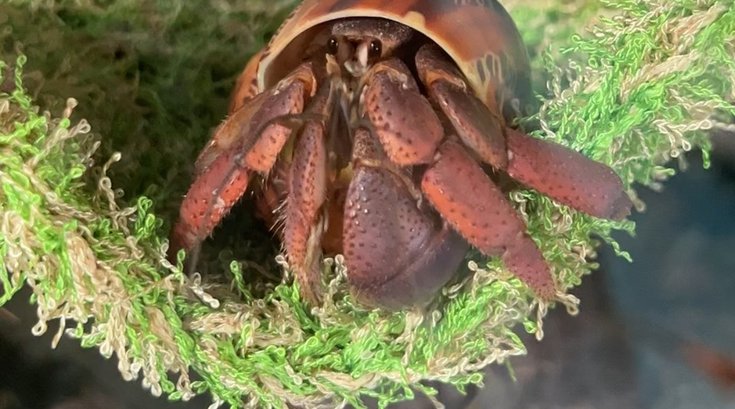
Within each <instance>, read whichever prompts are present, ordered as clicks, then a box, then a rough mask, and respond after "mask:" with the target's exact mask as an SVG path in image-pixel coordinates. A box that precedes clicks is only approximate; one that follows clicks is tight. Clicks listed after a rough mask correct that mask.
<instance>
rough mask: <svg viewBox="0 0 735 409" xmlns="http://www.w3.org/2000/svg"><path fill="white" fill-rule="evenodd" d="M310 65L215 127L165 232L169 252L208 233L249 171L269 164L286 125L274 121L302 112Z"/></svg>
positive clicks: (243, 186)
mask: <svg viewBox="0 0 735 409" xmlns="http://www.w3.org/2000/svg"><path fill="white" fill-rule="evenodd" d="M310 73H311V69H310V64H308V63H307V64H304V65H302V66H300V67H299V68H298V69H297V70H295V71H294V72H293V73H292V74H291V75H289V76H288V77H287V78H286V79H284V80H283V81H281V82H280V83H279V84H278V85H277V86H276V87H274V88H273V89H271V90H269V91H266V92H264V93H263V94H261V95H258V96H257V97H255V98H254V99H253V100H251V101H250V103H248V104H245V105H243V106H242V107H240V108H239V109H238V110H237V111H236V112H235V113H234V114H233V115H231V116H230V117H229V118H228V119H227V120H225V122H224V123H223V124H222V125H221V126H220V127H219V128H218V129H217V130H216V131H215V134H214V136H213V137H212V140H211V142H210V143H209V144H208V145H207V147H206V148H205V149H204V151H203V152H202V153H201V154H200V155H199V158H198V159H197V163H196V165H195V168H196V178H195V180H194V182H193V183H192V185H191V187H190V188H189V191H188V192H187V194H186V196H185V198H184V201H183V202H182V204H181V209H180V212H179V220H178V221H177V223H176V225H175V226H174V229H173V231H172V235H171V253H170V254H171V255H174V254H175V253H176V252H178V250H179V249H182V248H183V249H186V250H191V249H193V248H195V247H196V246H198V245H199V243H201V241H202V240H204V239H205V238H206V237H207V236H209V235H210V234H211V232H212V231H213V230H214V228H215V227H216V226H217V225H218V224H219V222H220V221H221V220H222V218H223V217H224V216H225V215H226V214H227V212H229V210H230V209H231V208H232V206H233V205H234V204H235V203H236V202H237V201H238V200H239V199H240V197H241V196H242V195H243V194H244V193H245V191H246V190H247V186H248V180H249V177H250V176H251V174H252V172H254V171H260V172H266V171H268V170H269V169H270V166H272V164H273V162H274V161H275V157H276V155H277V154H278V152H279V151H280V149H281V147H282V146H283V143H285V141H286V139H288V137H289V135H290V133H291V129H290V128H289V127H287V126H284V125H281V124H280V123H278V119H279V118H280V117H283V116H284V115H290V114H295V113H300V112H301V111H303V106H304V99H305V98H307V97H308V96H309V95H310V94H311V92H312V86H313V84H314V78H313V75H310Z"/></svg>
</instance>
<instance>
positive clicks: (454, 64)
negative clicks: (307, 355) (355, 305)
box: [171, 0, 631, 309]
mask: <svg viewBox="0 0 735 409" xmlns="http://www.w3.org/2000/svg"><path fill="white" fill-rule="evenodd" d="M529 77H530V73H529V64H528V58H527V55H526V51H525V48H524V45H523V43H522V41H521V38H520V35H519V33H518V31H517V28H516V26H515V25H514V23H513V21H512V20H511V18H510V17H509V15H508V14H507V12H506V11H505V10H504V9H503V8H502V7H501V6H500V4H498V3H497V1H495V0H475V1H459V0H453V1H452V0H390V1H377V0H306V1H304V2H303V3H302V4H301V5H300V6H299V7H298V8H297V9H296V10H295V11H294V12H293V13H292V14H291V16H289V18H288V19H287V20H286V22H285V23H284V24H283V25H282V26H281V28H280V29H279V30H278V31H277V33H276V34H275V35H274V37H273V38H272V40H271V41H270V43H269V44H268V45H267V46H266V47H265V48H264V49H263V50H262V51H261V52H259V53H258V54H256V55H255V56H254V57H253V58H252V59H251V60H250V62H249V63H248V64H247V66H246V68H245V70H244V71H243V73H242V74H241V76H240V79H239V80H238V84H237V87H236V89H235V91H234V93H233V97H232V102H231V106H230V113H229V117H228V118H227V119H226V120H225V121H224V122H223V123H222V124H221V125H220V126H219V127H218V128H217V129H216V131H215V132H214V135H213V137H212V139H211V140H210V142H209V143H208V144H207V145H206V147H205V148H204V150H203V151H202V153H201V154H200V156H199V158H198V159H197V161H196V164H195V180H194V182H193V184H192V185H191V187H190V189H189V191H188V193H187V194H186V196H185V198H184V200H183V203H182V205H181V210H180V215H179V220H178V222H177V224H176V225H175V226H174V229H173V231H172V236H171V249H172V251H173V252H176V251H177V250H179V249H182V248H183V249H186V250H192V249H195V248H197V246H199V244H200V243H201V242H202V241H203V240H204V239H205V238H206V237H208V236H209V235H210V234H211V233H212V231H213V230H214V229H215V227H216V226H217V225H218V224H219V223H220V222H221V220H222V218H223V217H224V216H225V215H226V213H227V212H229V211H230V209H231V208H232V207H233V206H234V205H235V204H236V203H237V202H238V201H239V200H240V198H241V197H242V196H243V195H244V193H245V192H246V191H254V192H255V195H254V197H255V198H256V200H257V203H258V208H259V209H260V210H261V211H260V212H259V213H260V214H261V216H262V217H264V218H265V219H266V220H267V221H268V222H269V223H271V225H272V226H274V230H276V231H277V232H278V235H279V237H280V240H281V242H282V245H283V250H284V252H285V254H286V257H287V260H288V262H289V265H290V268H291V269H292V270H293V272H294V276H295V278H296V280H297V282H298V283H299V285H300V290H301V293H302V296H303V298H304V299H305V300H306V301H307V302H310V303H312V304H317V303H319V302H320V298H321V296H322V294H323V290H322V288H321V277H320V275H321V271H322V268H321V263H322V260H323V257H324V256H325V255H329V254H337V253H341V254H343V255H344V260H345V265H346V267H347V278H348V282H349V284H350V286H351V289H352V292H353V294H354V296H355V297H356V298H357V299H358V300H360V301H361V302H363V303H365V304H367V305H370V306H379V307H383V308H387V309H398V308H402V307H406V306H411V305H417V304H422V303H425V302H427V301H428V300H431V299H432V296H433V295H434V294H436V292H437V291H438V290H439V289H440V288H441V287H442V286H443V285H445V284H446V283H447V282H448V281H449V280H450V279H451V278H452V277H453V274H454V273H455V271H456V270H457V269H458V267H459V265H460V264H461V263H462V261H463V258H464V257H465V255H466V253H467V251H468V249H469V246H470V245H471V246H474V247H475V248H477V249H478V250H479V251H480V252H482V253H483V254H485V255H488V256H500V257H501V258H502V261H503V262H504V263H505V264H506V266H507V268H508V269H509V270H510V271H511V272H513V273H514V274H515V275H516V276H517V277H519V278H520V279H521V280H522V281H523V282H525V283H526V284H527V285H528V286H529V287H530V288H531V289H532V290H533V291H535V292H536V293H537V295H538V296H540V297H542V298H546V299H551V298H553V297H554V295H555V293H556V289H555V285H554V280H553V278H552V275H551V273H550V267H549V265H548V264H547V262H546V260H545V259H544V257H543V255H542V254H541V252H540V250H539V248H538V247H537V245H536V243H535V242H534V241H533V240H532V239H531V238H530V237H529V235H528V234H527V233H526V226H525V224H524V222H523V220H522V218H521V217H520V216H519V214H518V213H517V211H516V210H515V209H514V208H513V207H512V206H511V204H510V203H509V201H508V200H507V195H506V193H507V192H506V191H505V186H509V185H510V186H512V184H508V183H507V181H509V180H510V181H513V183H514V184H517V185H524V186H527V187H530V188H532V189H535V190H537V191H539V192H541V193H543V194H545V195H547V196H548V197H550V198H552V199H554V200H556V201H557V202H559V203H561V204H563V205H567V206H570V207H572V208H574V209H577V210H579V211H582V212H585V213H587V214H590V215H592V216H595V217H600V218H608V219H622V218H624V217H625V216H626V215H627V214H628V212H629V210H630V206H631V202H630V200H629V199H628V197H627V196H626V194H625V193H624V191H623V188H622V184H621V181H620V179H619V178H618V176H617V175H616V174H615V173H614V172H613V170H612V169H610V168H608V167H607V166H605V165H603V164H600V163H597V162H594V161H592V160H590V159H588V158H586V157H585V156H583V155H581V154H579V153H577V152H575V151H572V150H570V149H568V148H565V147H563V146H561V145H558V144H555V143H551V142H548V141H544V140H541V139H537V138H533V137H530V136H528V135H526V134H525V133H523V132H521V131H519V130H517V129H514V127H513V126H514V124H513V119H514V118H515V117H516V116H518V115H519V114H520V113H523V111H524V109H525V106H526V104H527V103H528V102H529V95H530V92H529V87H530V84H529V82H530V81H529Z"/></svg>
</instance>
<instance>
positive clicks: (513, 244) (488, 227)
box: [421, 142, 555, 299]
mask: <svg viewBox="0 0 735 409" xmlns="http://www.w3.org/2000/svg"><path fill="white" fill-rule="evenodd" d="M421 188H422V190H423V192H424V194H425V196H426V198H427V199H428V200H429V202H431V204H432V205H433V206H434V207H435V208H436V209H437V210H438V211H439V213H440V214H441V216H442V217H443V218H444V219H445V220H446V221H447V222H448V223H449V224H451V225H452V227H453V228H454V229H456V230H457V231H458V232H459V234H460V235H462V237H464V238H465V239H467V241H469V242H470V244H472V245H473V246H475V247H477V248H478V249H479V250H480V251H481V252H482V253H483V254H486V255H488V256H495V255H501V256H502V258H503V261H504V262H505V263H506V265H507V267H508V268H509V270H510V271H512V272H513V273H514V274H515V275H516V276H518V278H520V279H521V280H523V281H524V282H525V283H526V284H528V285H529V286H530V287H531V288H532V289H533V290H534V291H535V292H536V293H537V294H538V295H539V296H541V297H543V298H546V299H550V298H552V297H553V296H554V294H555V287H554V280H553V278H552V276H551V272H550V269H549V266H548V264H547V263H546V261H545V260H544V257H543V255H542V254H541V252H540V250H539V249H538V247H537V246H536V244H535V243H534V242H533V240H531V238H530V237H529V236H528V235H527V234H526V226H525V224H524V223H523V221H522V220H521V219H520V217H519V216H518V214H517V213H516V210H515V209H514V208H513V206H511V204H510V203H509V202H508V200H507V199H506V198H505V195H504V194H503V192H502V191H501V190H500V188H498V187H497V186H496V185H495V184H494V183H493V182H492V181H491V180H490V178H489V177H488V176H487V175H486V174H485V172H484V171H483V170H482V168H481V167H480V166H479V165H478V164H477V163H476V162H475V160H474V159H473V158H472V157H471V156H470V155H469V154H468V153H467V152H466V151H465V150H464V149H463V148H462V147H461V146H460V145H459V144H457V143H454V142H445V143H444V144H443V145H442V146H441V147H440V149H439V156H438V159H437V161H436V163H434V164H433V165H432V166H430V167H429V169H427V171H426V173H424V176H423V180H422V181H421Z"/></svg>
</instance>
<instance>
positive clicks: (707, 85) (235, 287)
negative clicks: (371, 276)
mask: <svg viewBox="0 0 735 409" xmlns="http://www.w3.org/2000/svg"><path fill="white" fill-rule="evenodd" d="M517 3H518V4H514V3H513V2H511V1H508V5H509V7H510V8H511V9H512V14H514V16H515V17H516V20H517V23H518V25H519V27H520V28H521V30H522V32H523V35H524V38H525V39H526V40H527V42H528V45H529V47H530V48H531V50H532V55H533V57H534V59H533V64H534V66H535V67H536V68H537V70H538V71H539V72H538V74H540V73H541V72H542V71H543V72H546V74H547V75H546V76H543V75H539V76H538V77H537V78H540V79H543V80H540V81H537V89H536V90H537V92H538V93H539V94H540V95H541V96H542V97H543V105H542V108H541V111H540V113H539V114H538V115H537V116H536V117H534V118H529V120H530V121H533V122H534V123H539V124H541V130H540V131H538V132H537V136H538V137H542V138H551V139H554V140H556V141H559V142H560V143H563V144H566V145H568V146H571V147H573V148H575V149H577V150H579V151H581V152H583V153H584V154H586V155H588V156H590V157H592V158H594V159H597V160H600V161H603V162H605V163H607V164H609V165H611V166H613V167H614V168H615V169H616V170H617V171H618V173H619V174H620V175H621V177H622V178H623V180H624V183H625V184H626V186H627V187H631V186H633V184H635V183H638V184H643V185H648V186H655V185H656V184H658V183H660V182H661V181H662V180H663V179H665V177H667V176H669V175H670V174H671V173H672V172H673V171H672V170H671V169H670V168H667V167H666V166H667V165H666V163H667V162H668V161H669V159H671V158H677V157H680V155H681V153H682V152H684V151H687V150H690V149H693V148H702V151H703V152H704V154H705V157H706V154H707V152H708V140H707V138H706V130H707V129H708V128H711V127H713V126H715V125H716V123H717V119H718V118H719V117H720V116H724V115H733V114H735V106H733V103H732V101H735V89H734V88H733V84H735V62H734V59H733V55H735V49H734V48H735V45H734V44H735V12H734V11H733V7H732V3H731V2H729V1H715V0H710V1H702V0H698V1H695V0H681V1H678V2H669V1H664V0H656V1H633V0H617V1H608V2H605V3H602V4H601V5H594V4H593V5H591V3H585V2H583V1H581V0H580V1H578V2H569V1H562V0H559V1H558V2H555V3H544V4H546V6H545V7H537V6H536V5H533V4H528V3H527V2H522V3H521V2H517ZM288 6H290V4H287V3H284V4H280V3H278V2H276V3H274V2H267V3H266V2H257V1H254V2H250V1H249V2H247V6H244V5H243V6H242V7H239V6H237V5H234V4H228V3H226V2H219V1H208V0H199V1H187V2H183V1H182V2H169V3H167V4H166V5H160V4H150V3H149V2H143V1H142V0H128V1H119V2H113V3H111V4H109V2H103V1H97V2H96V1H94V0H92V1H87V2H71V1H56V2H45V1H44V2H32V1H31V2H14V3H12V4H4V5H0V16H6V17H0V25H1V28H2V30H0V38H2V43H1V44H2V50H3V54H2V58H1V59H2V60H3V61H5V63H3V64H4V65H3V67H2V69H0V72H2V73H3V74H2V75H3V77H2V79H0V84H1V87H2V89H1V90H0V149H2V152H3V154H2V155H0V181H1V182H2V185H1V187H2V190H0V221H1V222H0V227H1V228H2V238H1V239H0V258H1V259H2V263H0V282H2V293H1V295H0V305H2V304H3V303H4V302H6V301H7V300H8V299H9V298H10V297H12V296H13V295H14V293H15V292H16V291H17V289H18V288H20V287H21V286H22V285H24V284H26V285H28V286H30V287H31V288H32V289H33V294H34V295H33V300H32V301H33V302H35V303H36V304H37V306H38V311H39V317H40V320H39V323H38V324H37V325H36V326H35V327H34V331H35V332H36V333H42V332H44V331H45V329H46V323H47V322H48V321H49V320H54V319H59V320H61V322H62V330H61V331H65V330H66V332H67V333H69V334H70V335H71V336H73V337H76V338H78V339H79V340H80V342H81V343H82V344H83V345H85V346H88V347H98V348H99V350H100V351H101V352H102V353H103V354H104V355H106V356H112V355H115V356H116V357H117V358H118V359H119V361H120V370H121V373H122V375H123V377H124V378H125V379H134V378H137V377H141V376H142V378H143V383H144V385H145V386H146V387H149V388H150V389H151V391H152V392H153V393H154V394H166V395H168V396H169V397H170V398H171V399H186V398H189V397H191V396H192V395H193V394H199V393H206V392H208V393H211V394H212V396H213V399H214V401H215V404H219V403H227V404H229V405H230V406H233V407H243V406H251V407H285V406H286V403H292V404H297V405H298V404H301V405H304V406H307V407H334V406H335V405H338V404H341V403H345V402H346V403H351V404H353V405H355V406H357V407H361V406H362V404H361V399H362V398H364V397H366V396H373V397H375V398H377V399H378V401H379V402H380V403H381V404H382V405H385V404H387V403H389V402H393V401H397V400H402V399H406V398H410V397H411V396H412V394H413V392H412V389H411V388H419V389H421V390H423V391H424V392H426V393H428V394H431V393H432V391H431V390H428V389H427V388H424V387H422V386H421V385H420V383H419V382H420V381H422V380H430V379H431V380H441V381H446V382H450V383H453V384H455V385H457V386H458V387H463V386H464V385H467V384H468V383H479V382H480V381H481V376H480V375H478V373H477V371H479V370H480V369H482V368H483V367H484V366H486V365H488V364H491V363H495V362H502V361H504V360H505V359H506V358H508V357H509V356H512V355H518V354H522V353H524V351H525V349H524V346H523V344H522V342H521V341H520V339H519V337H518V334H517V332H516V331H518V328H519V324H522V328H524V329H525V330H526V331H528V332H533V333H535V334H536V335H537V336H538V337H540V336H541V335H542V330H541V325H540V324H541V320H542V318H543V316H544V315H545V314H546V312H547V307H548V306H547V305H539V304H538V302H537V300H535V299H534V298H533V296H532V294H531V293H530V292H529V291H528V289H527V288H525V286H523V285H522V283H520V282H519V281H518V280H516V279H514V278H513V277H512V276H511V275H510V274H508V273H507V272H506V271H505V270H504V268H503V266H502V265H501V263H499V262H498V261H497V260H485V259H482V258H480V257H479V256H478V255H477V254H471V255H469V256H468V257H469V258H470V260H469V261H468V266H469V267H470V270H472V272H473V274H471V275H469V276H468V277H467V278H465V279H463V280H462V281H460V282H457V283H453V284H452V285H451V286H450V287H448V288H447V289H445V291H444V293H443V294H442V295H441V296H440V297H438V299H437V302H436V303H435V304H433V305H432V306H431V307H430V308H428V309H426V310H422V311H405V312H403V313H399V314H390V315H388V314H384V313H381V312H380V311H371V310H365V309H363V308H361V307H360V306H359V305H355V304H354V303H353V301H352V299H351V298H350V297H349V295H347V294H348V293H347V291H346V286H345V281H344V273H345V272H344V267H343V265H342V263H341V259H340V258H339V257H337V258H336V259H334V260H327V262H326V263H325V276H326V277H327V279H328V280H329V283H330V284H329V291H331V292H333V294H334V295H335V297H328V299H330V300H333V301H331V302H328V303H327V304H326V305H324V306H323V307H322V308H319V309H313V310H308V309H307V308H306V307H305V306H304V304H303V303H302V302H301V300H300V298H299V295H298V291H297V289H296V288H295V287H294V285H293V284H292V280H291V279H290V276H289V274H288V269H287V266H286V265H285V263H283V260H282V259H281V258H276V259H275V260H273V258H272V257H271V256H270V255H269V251H271V249H270V248H269V246H268V245H265V246H264V245H260V244H259V242H262V241H263V240H261V238H260V237H245V238H244V240H245V242H244V243H245V245H244V246H240V250H237V252H235V250H234V249H227V248H226V249H225V250H223V251H221V252H219V253H217V252H212V254H213V256H212V259H213V261H212V262H211V263H210V265H211V268H213V269H219V270H220V273H221V274H214V275H207V276H205V277H204V278H202V277H199V276H195V277H192V278H188V277H185V276H184V274H183V273H182V271H181V268H180V265H171V264H170V263H168V262H166V260H165V257H164V255H165V251H166V246H167V243H166V236H167V232H168V228H169V226H170V223H171V221H172V220H173V217H174V215H175V208H176V205H177V204H178V203H179V198H180V195H181V194H182V193H183V192H184V191H185V189H186V184H187V181H188V180H189V177H188V172H189V171H190V170H191V163H192V159H193V158H194V157H195V156H196V152H197V151H198V150H199V149H200V147H201V146H202V145H203V143H204V142H205V140H206V139H207V136H208V134H209V130H210V129H211V127H213V126H215V125H216V124H217V123H218V122H219V120H220V118H221V117H222V116H223V112H224V107H225V104H226V99H227V95H228V94H229V90H230V88H231V86H232V84H233V79H234V77H235V76H236V75H237V72H238V71H239V69H240V68H241V67H242V65H243V64H244V62H245V61H246V60H247V57H248V56H249V55H250V54H251V53H252V52H253V51H254V50H256V49H257V48H258V47H259V46H260V45H262V42H263V40H264V39H265V38H266V37H267V34H268V32H269V31H272V30H273V29H274V28H275V27H276V26H277V23H278V22H280V19H281V18H282V17H283V16H284V15H285V13H286V12H287V10H288ZM575 7H576V9H574V8H575ZM141 10H144V11H145V12H141ZM569 10H578V11H579V12H570V11H569ZM262 21H268V22H272V23H268V24H262V23H260V22H262ZM583 27H588V28H589V29H590V30H591V31H590V32H584V30H583ZM573 33H574V34H573ZM548 47H551V48H548ZM17 51H21V53H18V52H17ZM19 54H22V55H23V56H21V57H17V58H16V55H19ZM25 56H27V57H28V58H29V59H28V62H27V64H26V57H25ZM6 64H10V65H12V67H8V66H7V65H6ZM544 82H547V83H548V87H545V85H544ZM66 97H74V98H75V99H69V100H66V99H63V98H66ZM34 104H40V105H41V106H43V107H44V109H45V110H48V112H51V113H46V112H44V113H41V111H40V110H39V109H38V108H37V107H35V106H34ZM77 105H78V107H77V108H75V106H77ZM80 117H83V118H87V120H88V121H89V122H87V121H85V120H82V119H79V118H80ZM90 124H92V127H91V129H90ZM92 132H94V133H92ZM115 152H121V153H122V154H121V155H120V154H118V153H115ZM123 192H124V193H123ZM630 193H631V194H634V191H633V190H632V189H631V190H630ZM511 198H512V200H513V201H514V203H515V204H516V205H517V207H518V209H519V211H520V212H521V213H522V214H523V215H524V218H525V219H526V220H527V222H528V226H529V231H530V232H531V234H532V235H533V237H534V238H535V239H536V240H537V242H538V243H539V245H540V247H541V249H542V251H543V252H544V254H545V255H546V257H547V258H548V259H549V260H550V262H551V263H552V264H553V266H554V274H555V276H556V279H557V281H558V283H559V288H560V290H562V291H563V292H562V293H560V294H559V299H560V300H561V301H563V302H564V303H565V304H566V305H567V306H568V307H569V308H570V309H572V310H574V309H575V308H576V303H577V300H576V299H575V298H574V297H573V296H571V295H569V294H567V293H566V291H568V290H569V289H571V288H573V287H574V286H575V285H577V284H578V283H579V282H580V280H581V279H582V277H583V276H584V275H585V274H588V273H589V272H590V271H591V270H592V269H593V268H594V267H595V264H594V263H593V262H592V261H590V260H588V258H589V257H591V256H594V249H595V247H596V245H597V244H598V241H599V240H600V239H602V240H603V241H605V242H607V243H610V244H611V245H612V246H614V247H615V248H617V245H616V244H615V242H614V241H613V240H612V239H611V238H610V234H611V233H612V232H613V231H614V230H616V229H625V230H628V231H632V228H633V226H632V224H631V223H618V224H615V223H610V222H606V221H601V220H596V219H593V218H590V217H588V216H585V215H582V214H579V213H577V212H574V211H571V210H569V209H566V208H564V207H561V206H558V205H556V204H554V203H553V202H551V201H550V200H548V199H547V198H544V197H541V196H539V195H537V194H536V193H534V192H531V191H517V192H514V193H512V194H511ZM244 222H247V221H244ZM591 237H597V238H598V239H592V238H591ZM224 246H225V247H227V244H226V243H225V244H224ZM242 247H245V249H244V250H243V249H242ZM235 254H236V255H237V257H236V259H235V261H233V258H235V257H234V255H235ZM621 255H624V256H625V253H623V252H621ZM263 275H265V276H273V277H281V276H284V277H285V279H284V280H279V279H276V280H275V281H273V280H267V279H262V276H263ZM259 277H261V278H259ZM68 320H69V321H70V320H73V322H74V324H73V326H72V327H71V328H68V329H65V326H64V325H63V324H64V323H65V322H67V321H68ZM61 331H60V333H59V334H61V333H62V332H61ZM58 339H59V338H58V337H57V338H56V339H55V342H58ZM192 373H195V374H196V378H197V379H198V380H197V381H192V380H191V378H192V377H193V376H192Z"/></svg>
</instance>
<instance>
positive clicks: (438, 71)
mask: <svg viewBox="0 0 735 409" xmlns="http://www.w3.org/2000/svg"><path fill="white" fill-rule="evenodd" d="M416 68H417V70H418V73H419V77H420V78H421V82H423V83H424V84H425V85H426V87H427V90H428V93H429V96H430V97H431V100H432V101H434V102H435V104H436V105H437V106H438V107H439V108H440V109H441V110H442V112H444V115H446V116H447V118H448V119H449V121H450V122H451V123H452V127H453V128H454V130H455V132H456V133H457V135H458V136H459V138H460V139H461V140H462V142H463V143H464V144H465V145H466V146H467V147H469V148H470V149H472V151H474V152H475V153H476V154H477V155H478V156H479V157H480V159H482V161H484V162H486V163H488V164H490V165H492V166H493V167H494V168H496V169H505V167H506V166H507V164H508V155H507V153H506V146H505V135H504V133H503V128H504V121H503V119H502V118H501V117H500V116H499V115H497V114H496V113H494V112H492V111H491V110H489V109H488V108H487V107H486V106H485V104H483V102H482V101H481V100H480V99H479V98H477V96H475V94H474V92H473V91H472V89H471V88H470V87H469V85H467V83H466V81H465V80H464V76H463V75H462V73H460V72H459V70H458V69H457V67H456V66H455V65H454V63H452V62H451V60H450V59H449V57H447V56H446V55H445V54H444V52H443V51H442V50H441V49H440V48H439V47H438V46H437V45H436V44H427V45H425V46H423V47H421V49H419V51H418V53H417V54H416Z"/></svg>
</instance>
